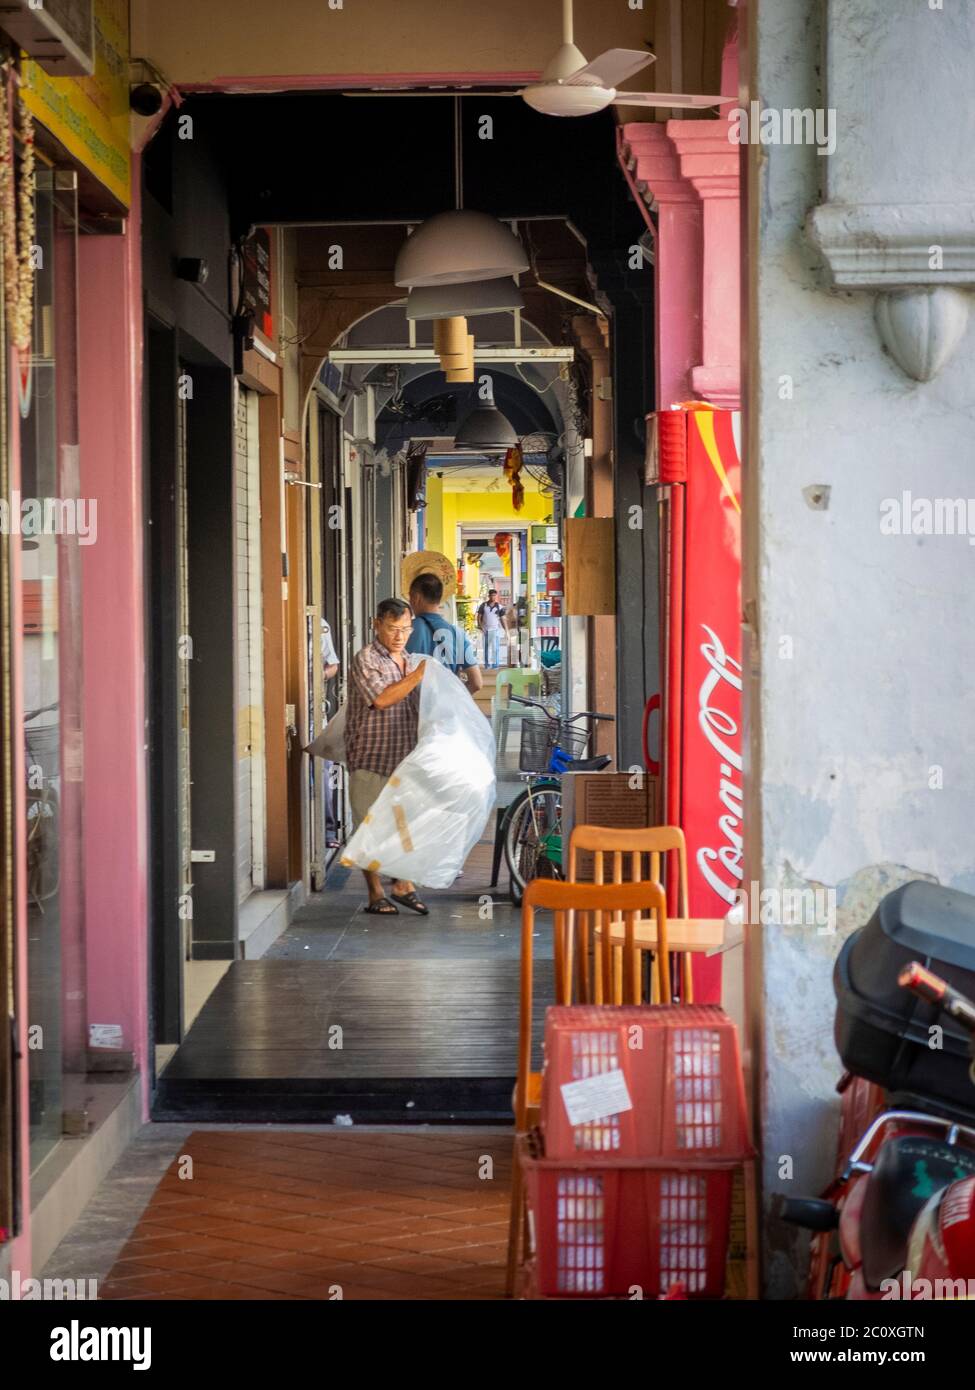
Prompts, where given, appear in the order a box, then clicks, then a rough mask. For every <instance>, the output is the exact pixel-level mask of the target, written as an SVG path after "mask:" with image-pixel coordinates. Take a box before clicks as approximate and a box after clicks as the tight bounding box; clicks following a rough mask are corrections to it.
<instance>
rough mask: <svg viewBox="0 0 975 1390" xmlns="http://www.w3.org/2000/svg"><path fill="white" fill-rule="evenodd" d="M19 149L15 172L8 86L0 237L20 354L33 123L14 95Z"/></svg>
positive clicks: (26, 321) (26, 304) (31, 229)
mask: <svg viewBox="0 0 975 1390" xmlns="http://www.w3.org/2000/svg"><path fill="white" fill-rule="evenodd" d="M17 115H18V118H19V127H20V129H19V134H20V141H21V144H22V146H23V153H22V155H21V159H20V178H19V180H18V178H17V176H16V169H15V164H14V152H13V140H12V136H11V120H10V105H9V101H8V97H7V89H6V88H4V89H3V90H2V91H0V240H2V249H3V271H4V281H5V288H6V294H5V298H6V304H7V328H8V331H9V333H10V339H11V342H12V343H13V345H14V347H15V348H17V350H18V352H19V353H21V354H22V355H24V354H28V353H29V352H30V347H31V331H32V329H33V325H34V237H35V234H36V223H35V217H34V184H35V179H34V121H33V118H32V116H31V113H30V112H29V111H28V109H27V106H26V104H25V102H24V98H23V95H22V94H21V93H20V92H19V91H18V93H17Z"/></svg>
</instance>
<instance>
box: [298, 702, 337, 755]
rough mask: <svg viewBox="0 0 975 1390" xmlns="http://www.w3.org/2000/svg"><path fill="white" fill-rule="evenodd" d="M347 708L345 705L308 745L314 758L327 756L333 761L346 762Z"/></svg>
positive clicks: (308, 750) (307, 748) (309, 752)
mask: <svg viewBox="0 0 975 1390" xmlns="http://www.w3.org/2000/svg"><path fill="white" fill-rule="evenodd" d="M345 710H346V707H345V705H343V706H342V707H341V709H340V710H339V712H338V714H336V716H335V718H334V719H330V720H329V721H328V723H327V724H326V725H325V727H324V729H323V730H322V732H321V733H320V734H319V735H318V737H317V738H316V739H314V740H313V742H311V743H309V744H307V745H306V747H305V752H306V753H308V754H309V755H310V756H311V757H313V758H325V759H326V760H327V761H328V762H332V763H344V762H345Z"/></svg>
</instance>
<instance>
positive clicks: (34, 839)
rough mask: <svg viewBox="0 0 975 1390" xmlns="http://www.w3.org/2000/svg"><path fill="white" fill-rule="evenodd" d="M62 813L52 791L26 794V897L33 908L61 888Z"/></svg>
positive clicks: (47, 789) (51, 896)
mask: <svg viewBox="0 0 975 1390" xmlns="http://www.w3.org/2000/svg"><path fill="white" fill-rule="evenodd" d="M60 830H61V810H60V803H59V801H58V794H57V792H56V791H55V790H54V788H53V787H45V788H44V789H43V790H40V791H34V790H29V791H28V794H27V894H28V897H29V898H31V899H32V900H33V903H34V906H35V907H38V908H40V910H41V911H42V912H43V910H44V909H43V908H41V903H43V902H47V900H48V899H49V898H53V897H54V895H55V893H56V892H57V891H58V888H59V887H60V886H61V844H60V839H61V835H60Z"/></svg>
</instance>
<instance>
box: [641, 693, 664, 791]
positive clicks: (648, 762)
mask: <svg viewBox="0 0 975 1390" xmlns="http://www.w3.org/2000/svg"><path fill="white" fill-rule="evenodd" d="M659 709H660V695H659V694H657V695H651V696H650V699H649V700H648V701H647V703H646V707H645V708H644V711H643V762H644V765H645V767H646V769H647V771H648V772H649V773H650V775H651V776H652V777H659V776H660V764H659V763H658V762H657V761H656V759H655V758H651V756H650V745H649V744H648V743H647V734H648V732H649V729H650V716H651V714H653V713H654V711H655V710H659Z"/></svg>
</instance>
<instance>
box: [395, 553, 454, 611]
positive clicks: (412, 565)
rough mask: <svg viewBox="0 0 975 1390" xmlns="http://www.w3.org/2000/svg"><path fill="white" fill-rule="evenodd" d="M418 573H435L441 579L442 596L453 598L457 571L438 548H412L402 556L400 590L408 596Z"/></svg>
mask: <svg viewBox="0 0 975 1390" xmlns="http://www.w3.org/2000/svg"><path fill="white" fill-rule="evenodd" d="M418 574H435V575H436V576H437V578H438V579H440V580H442V581H443V596H444V598H445V599H448V598H453V596H454V594H455V593H456V592H457V571H456V570H455V569H454V566H453V564H452V563H451V561H450V560H448V559H447V556H446V555H442V554H441V553H440V551H439V550H414V551H413V553H412V554H411V555H404V556H403V563H402V565H401V566H400V590H401V592H402V593H404V594H405V595H407V597H408V596H409V592H410V585H411V584H412V583H413V581H414V579H415V578H416V577H417V575H418Z"/></svg>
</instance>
